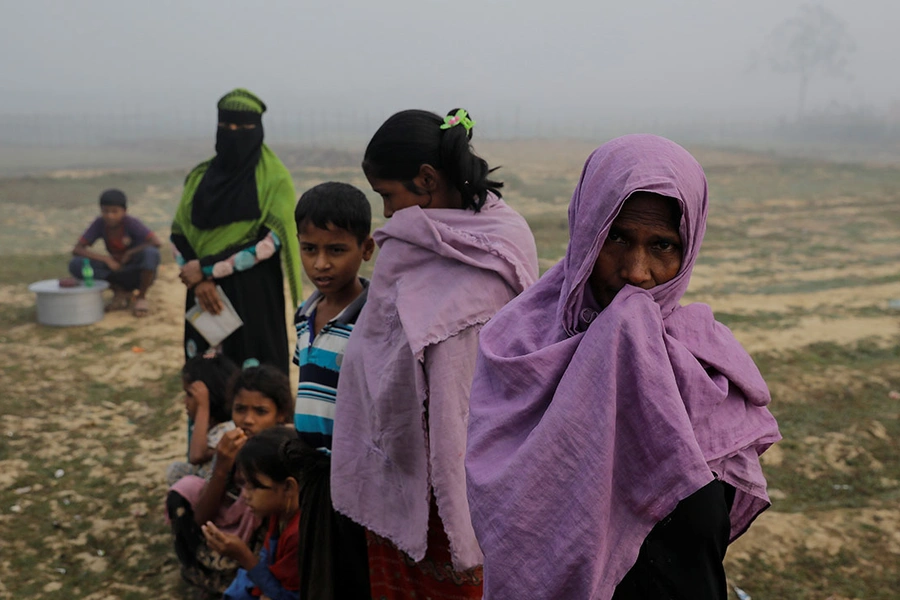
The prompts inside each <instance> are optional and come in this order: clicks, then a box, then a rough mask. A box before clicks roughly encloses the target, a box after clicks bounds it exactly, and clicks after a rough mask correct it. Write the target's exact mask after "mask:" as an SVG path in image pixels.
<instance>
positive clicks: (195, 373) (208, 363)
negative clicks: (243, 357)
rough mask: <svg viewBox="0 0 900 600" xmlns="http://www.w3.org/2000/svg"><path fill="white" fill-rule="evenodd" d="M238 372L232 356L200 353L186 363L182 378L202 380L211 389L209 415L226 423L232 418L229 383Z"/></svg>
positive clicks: (191, 380)
mask: <svg viewBox="0 0 900 600" xmlns="http://www.w3.org/2000/svg"><path fill="white" fill-rule="evenodd" d="M236 372H237V365H235V364H234V363H233V362H232V361H231V359H230V358H228V357H226V356H224V355H222V354H216V355H214V356H209V357H207V356H204V355H198V356H195V357H193V358H191V359H189V360H188V361H187V362H186V363H184V367H183V368H182V369H181V378H182V379H184V381H185V382H187V383H192V382H194V381H202V382H203V383H204V384H205V385H206V389H208V390H209V416H210V417H211V418H212V419H213V420H214V421H215V422H216V423H224V422H225V421H228V420H230V419H231V395H230V394H229V393H228V384H229V382H230V380H231V378H232V377H233V376H234V374H235V373H236Z"/></svg>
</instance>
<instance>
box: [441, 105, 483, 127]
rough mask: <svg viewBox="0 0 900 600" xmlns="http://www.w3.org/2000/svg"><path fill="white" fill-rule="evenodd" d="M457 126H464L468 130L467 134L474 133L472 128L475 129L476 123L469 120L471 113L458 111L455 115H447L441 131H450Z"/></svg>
mask: <svg viewBox="0 0 900 600" xmlns="http://www.w3.org/2000/svg"><path fill="white" fill-rule="evenodd" d="M457 125H462V126H463V127H465V128H466V132H469V131H472V128H473V127H475V121H473V120H472V119H470V118H469V113H467V112H466V111H465V110H463V109H462V108H461V109H459V110H458V111H456V114H455V115H447V116H446V117H444V123H443V125H441V129H450V128H451V127H456V126H457Z"/></svg>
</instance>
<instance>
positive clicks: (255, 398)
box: [231, 390, 285, 437]
mask: <svg viewBox="0 0 900 600" xmlns="http://www.w3.org/2000/svg"><path fill="white" fill-rule="evenodd" d="M231 418H232V420H233V421H234V424H235V426H236V427H238V428H239V429H243V430H244V433H246V434H247V437H253V436H254V435H256V434H257V433H259V432H260V431H263V430H264V429H268V428H269V427H274V426H276V425H281V424H283V423H284V422H285V421H284V417H282V416H281V415H279V414H278V405H277V404H275V402H274V401H273V400H272V399H271V398H269V397H268V396H264V395H263V394H262V393H261V392H257V391H255V390H253V391H251V390H239V391H238V392H237V394H235V396H234V402H233V403H232V406H231Z"/></svg>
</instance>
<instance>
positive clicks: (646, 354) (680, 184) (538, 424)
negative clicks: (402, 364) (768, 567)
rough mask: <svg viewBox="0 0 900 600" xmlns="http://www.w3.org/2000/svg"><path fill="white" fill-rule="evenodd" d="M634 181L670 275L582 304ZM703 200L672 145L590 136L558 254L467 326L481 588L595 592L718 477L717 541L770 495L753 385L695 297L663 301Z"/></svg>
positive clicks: (741, 354) (680, 280) (771, 424)
mask: <svg viewBox="0 0 900 600" xmlns="http://www.w3.org/2000/svg"><path fill="white" fill-rule="evenodd" d="M638 191H646V192H652V193H655V194H660V195H663V196H668V197H671V198H675V199H677V200H678V203H679V205H680V207H681V211H682V219H681V224H680V234H681V239H682V245H683V252H684V255H683V258H682V264H681V269H680V271H679V273H678V275H676V276H675V278H674V279H672V280H670V281H668V282H666V283H664V284H662V285H659V286H657V287H655V288H653V289H651V290H641V289H638V288H636V287H632V286H626V287H625V288H623V289H622V290H621V291H620V292H619V293H618V294H617V295H616V297H615V298H614V299H613V301H612V302H611V303H610V304H609V306H607V307H606V308H604V309H603V310H600V311H599V312H598V310H599V309H598V307H597V304H596V302H595V301H594V300H593V295H592V293H591V291H590V287H589V286H588V285H587V282H588V277H589V276H590V274H591V271H592V270H593V268H594V263H595V262H596V260H597V256H598V254H599V252H600V248H601V247H602V245H603V242H604V241H605V240H606V237H607V234H608V232H609V229H610V226H611V224H612V222H613V220H614V219H615V218H616V216H617V215H618V213H619V210H620V209H621V207H622V204H623V203H624V202H625V200H626V199H627V198H628V197H629V196H630V195H631V194H633V193H635V192H638ZM707 203H708V200H707V187H706V177H705V176H704V174H703V170H702V168H701V167H700V165H699V164H698V163H697V161H696V160H694V158H693V157H692V156H691V155H690V154H689V153H688V152H687V151H685V150H684V149H683V148H681V147H680V146H678V145H677V144H675V143H673V142H671V141H669V140H666V139H663V138H659V137H656V136H651V135H632V136H626V137H622V138H618V139H615V140H612V141H611V142H609V143H607V144H604V145H603V146H601V147H600V148H598V149H597V150H595V151H594V152H593V153H592V154H591V156H590V157H589V158H588V160H587V163H586V164H585V167H584V171H583V172H582V175H581V180H580V181H579V183H578V187H577V188H576V189H575V193H574V195H573V197H572V202H571V204H570V206H569V234H570V241H569V247H568V250H567V252H566V256H565V258H564V259H563V260H562V261H561V262H560V263H559V264H557V265H556V266H555V267H553V268H552V269H551V270H550V271H548V272H547V273H546V274H545V275H544V277H543V278H541V280H540V281H539V282H538V283H537V284H535V285H534V286H532V287H531V288H529V289H528V290H526V292H525V293H523V294H522V295H521V296H519V297H518V298H516V299H515V300H513V301H512V302H510V304H508V305H507V306H506V307H505V308H504V309H502V310H501V311H500V312H499V313H498V314H497V315H496V316H495V317H494V319H492V320H491V321H490V322H489V323H488V324H487V325H486V326H485V327H484V328H483V329H482V331H481V336H480V342H479V358H478V365H477V367H476V373H475V380H474V382H473V384H472V391H471V397H470V411H471V412H470V421H469V439H468V449H467V455H466V474H467V485H468V495H469V507H470V510H471V513H472V522H473V526H474V528H475V532H476V534H477V537H478V541H479V543H480V544H481V548H482V550H483V552H484V555H485V571H484V574H485V588H484V593H485V595H484V597H485V599H487V600H490V599H493V598H517V599H528V598H536V599H537V598H541V599H543V598H591V599H598V600H604V599H608V598H611V597H612V594H613V592H614V591H615V587H616V585H617V584H618V583H619V582H620V581H621V579H622V578H623V577H624V575H625V573H626V572H627V571H628V570H629V569H630V568H631V566H632V565H633V564H634V562H635V560H636V559H637V556H638V552H639V550H640V546H641V544H642V542H643V540H644V538H645V537H646V536H647V534H648V533H649V532H650V530H651V529H652V528H653V526H654V525H655V524H656V523H657V522H659V521H660V520H661V519H662V518H663V517H665V516H666V515H667V514H669V513H670V512H672V510H674V508H675V506H676V505H677V504H678V502H679V501H681V500H683V499H684V498H686V497H687V496H689V495H691V494H692V493H693V492H695V491H697V490H698V489H700V488H701V487H703V486H704V485H706V484H707V483H709V482H710V481H712V480H713V478H714V477H716V476H718V477H719V478H720V479H721V480H723V481H725V482H727V483H729V484H731V485H733V486H734V487H735V488H736V490H737V492H736V496H735V501H734V505H733V509H732V512H731V538H732V539H734V538H736V537H737V536H738V535H740V534H741V533H743V531H744V530H746V528H747V527H748V526H749V524H750V522H751V521H752V520H753V519H754V518H755V517H756V516H757V515H758V514H759V513H760V512H761V511H762V510H764V509H765V508H766V507H767V506H768V505H769V499H768V496H767V494H766V483H765V479H764V477H763V475H762V469H761V467H760V464H759V455H760V454H761V453H762V452H763V451H764V450H765V449H766V448H768V447H769V446H770V445H771V444H772V443H774V442H776V441H777V440H779V439H780V435H779V434H778V427H777V424H776V423H775V419H774V418H773V417H772V415H771V413H769V411H768V409H767V408H765V407H766V405H767V404H768V403H769V393H768V389H767V387H766V384H765V382H764V381H763V379H762V376H761V375H760V373H759V370H758V369H757V368H756V366H755V365H754V363H753V360H752V359H751V358H750V356H749V355H748V354H747V353H746V351H745V350H744V349H743V348H742V347H741V346H740V344H739V343H738V342H737V341H736V340H735V339H734V337H733V335H732V334H731V332H730V331H729V330H728V329H727V328H726V327H725V326H724V325H721V324H720V323H718V322H716V321H715V319H714V318H713V315H712V311H711V310H710V309H709V307H708V306H706V305H700V304H692V305H689V306H686V307H681V306H680V305H679V304H678V302H679V300H680V299H681V297H682V295H683V294H684V292H685V290H686V289H687V286H688V283H689V281H690V275H691V271H692V269H693V267H694V263H695V261H696V259H697V254H698V252H699V250H700V243H701V241H702V239H703V234H704V231H705V229H706V213H707Z"/></svg>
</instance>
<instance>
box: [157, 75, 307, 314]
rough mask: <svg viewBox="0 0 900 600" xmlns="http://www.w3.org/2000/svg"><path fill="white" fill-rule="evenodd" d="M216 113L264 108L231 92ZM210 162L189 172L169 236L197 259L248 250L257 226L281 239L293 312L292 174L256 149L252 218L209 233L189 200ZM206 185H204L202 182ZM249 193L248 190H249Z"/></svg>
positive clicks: (241, 92) (296, 288)
mask: <svg viewBox="0 0 900 600" xmlns="http://www.w3.org/2000/svg"><path fill="white" fill-rule="evenodd" d="M218 108H219V110H220V111H228V112H229V113H241V112H243V113H249V114H248V116H250V115H251V114H252V115H254V116H255V118H257V119H258V118H259V117H258V116H257V115H261V114H262V112H264V111H265V110H266V105H265V104H264V103H263V101H262V100H260V99H259V98H258V97H256V96H255V95H254V94H253V93H251V92H249V91H247V90H245V89H241V88H238V89H235V90H233V91H231V92H229V93H228V94H226V95H225V96H223V97H222V99H221V100H219V104H218ZM214 160H215V159H210V160H208V161H206V162H204V163H202V164H200V165H198V166H197V167H196V168H194V170H193V171H191V172H190V174H189V175H188V176H187V179H186V180H185V184H184V192H183V194H182V196H181V203H180V204H179V206H178V210H177V212H176V213H175V220H174V222H173V223H172V234H173V235H181V236H184V237H185V239H187V241H188V243H189V244H190V245H191V248H192V249H193V250H194V252H195V253H196V255H197V257H198V258H203V257H205V256H209V255H212V254H218V253H219V252H222V251H223V250H226V249H228V248H232V247H235V248H237V247H241V246H247V245H249V244H251V243H253V242H254V241H256V240H257V238H258V237H259V230H260V228H261V227H266V228H268V229H269V230H271V231H273V232H275V234H277V235H278V238H279V239H280V240H281V244H282V246H281V247H282V252H281V257H282V261H283V264H284V267H285V269H284V270H285V272H286V274H287V278H288V283H289V285H290V289H291V298H292V299H293V302H294V306H295V307H296V306H297V305H298V304H299V302H300V298H301V293H300V248H299V243H298V241H297V226H296V224H295V222H294V204H295V202H296V195H295V192H294V184H293V181H292V180H291V174H290V172H289V171H288V170H287V168H286V167H285V166H284V164H283V163H282V162H281V160H280V159H279V158H278V157H277V156H276V155H275V153H274V152H272V150H270V149H269V147H268V146H266V145H265V144H261V148H260V151H259V159H258V161H257V163H256V167H255V169H254V170H253V175H254V177H255V181H256V195H257V201H258V207H259V210H258V213H257V211H256V210H255V207H254V211H253V212H254V213H257V214H256V216H255V217H254V218H252V219H243V220H236V221H233V222H231V223H227V224H223V225H220V226H217V227H214V228H200V227H197V226H196V225H195V224H194V222H193V221H192V210H193V205H194V196H195V194H196V192H197V188H198V187H199V186H200V183H201V182H202V181H203V178H204V175H206V174H207V171H208V170H209V169H210V166H211V165H213V161H214ZM207 183H208V182H207ZM251 189H252V188H251Z"/></svg>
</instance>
